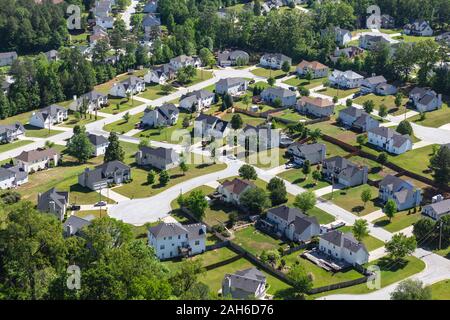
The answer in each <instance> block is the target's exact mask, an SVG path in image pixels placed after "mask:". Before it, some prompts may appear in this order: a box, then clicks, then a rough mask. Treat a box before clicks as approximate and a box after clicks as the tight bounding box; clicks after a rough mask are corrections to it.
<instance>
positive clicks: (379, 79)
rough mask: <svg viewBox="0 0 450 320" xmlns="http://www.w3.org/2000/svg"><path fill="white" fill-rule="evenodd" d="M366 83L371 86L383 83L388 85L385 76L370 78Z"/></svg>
mask: <svg viewBox="0 0 450 320" xmlns="http://www.w3.org/2000/svg"><path fill="white" fill-rule="evenodd" d="M364 82H368V83H370V84H371V85H379V84H382V83H386V82H387V80H386V78H385V77H383V76H374V77H369V78H366V79H364Z"/></svg>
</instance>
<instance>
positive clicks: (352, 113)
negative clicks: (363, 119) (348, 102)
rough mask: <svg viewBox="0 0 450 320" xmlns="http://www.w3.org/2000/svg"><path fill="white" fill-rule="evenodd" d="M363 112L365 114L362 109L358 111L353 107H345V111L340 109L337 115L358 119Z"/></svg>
mask: <svg viewBox="0 0 450 320" xmlns="http://www.w3.org/2000/svg"><path fill="white" fill-rule="evenodd" d="M363 112H365V111H364V110H363V109H359V108H355V107H347V108H345V109H342V110H341V111H340V112H339V115H340V114H346V115H348V116H350V117H353V118H358V117H360V116H361V115H362V114H363Z"/></svg>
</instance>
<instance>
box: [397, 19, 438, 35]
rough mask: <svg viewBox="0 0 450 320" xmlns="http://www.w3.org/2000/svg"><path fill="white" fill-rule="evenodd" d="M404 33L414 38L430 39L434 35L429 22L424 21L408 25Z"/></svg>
mask: <svg viewBox="0 0 450 320" xmlns="http://www.w3.org/2000/svg"><path fill="white" fill-rule="evenodd" d="M403 32H404V33H405V34H407V35H412V36H422V37H430V36H432V35H433V29H432V28H431V26H430V24H429V23H428V21H425V20H422V19H421V20H416V21H414V22H413V23H408V24H406V25H405V26H404V27H403Z"/></svg>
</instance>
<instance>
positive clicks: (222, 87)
mask: <svg viewBox="0 0 450 320" xmlns="http://www.w3.org/2000/svg"><path fill="white" fill-rule="evenodd" d="M247 88H248V80H245V79H243V78H226V79H220V80H219V81H217V82H216V93H217V94H226V93H228V94H229V95H231V96H238V95H241V94H244V93H245V92H246V91H247Z"/></svg>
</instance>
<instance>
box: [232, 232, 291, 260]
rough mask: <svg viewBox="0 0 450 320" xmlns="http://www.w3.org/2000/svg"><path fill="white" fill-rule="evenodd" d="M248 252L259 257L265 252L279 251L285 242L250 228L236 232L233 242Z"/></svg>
mask: <svg viewBox="0 0 450 320" xmlns="http://www.w3.org/2000/svg"><path fill="white" fill-rule="evenodd" d="M232 241H233V242H234V243H236V244H237V245H239V246H241V247H242V248H244V249H245V250H247V251H248V252H250V253H252V254H254V255H256V256H258V255H260V254H261V253H262V252H263V251H264V250H265V251H267V250H278V248H280V247H281V246H282V245H283V242H282V241H281V240H278V239H274V238H272V237H271V236H269V235H267V234H265V233H263V232H261V231H259V230H257V229H255V227H253V226H249V227H246V228H243V229H240V230H238V231H235V232H234V238H233V240H232Z"/></svg>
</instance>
